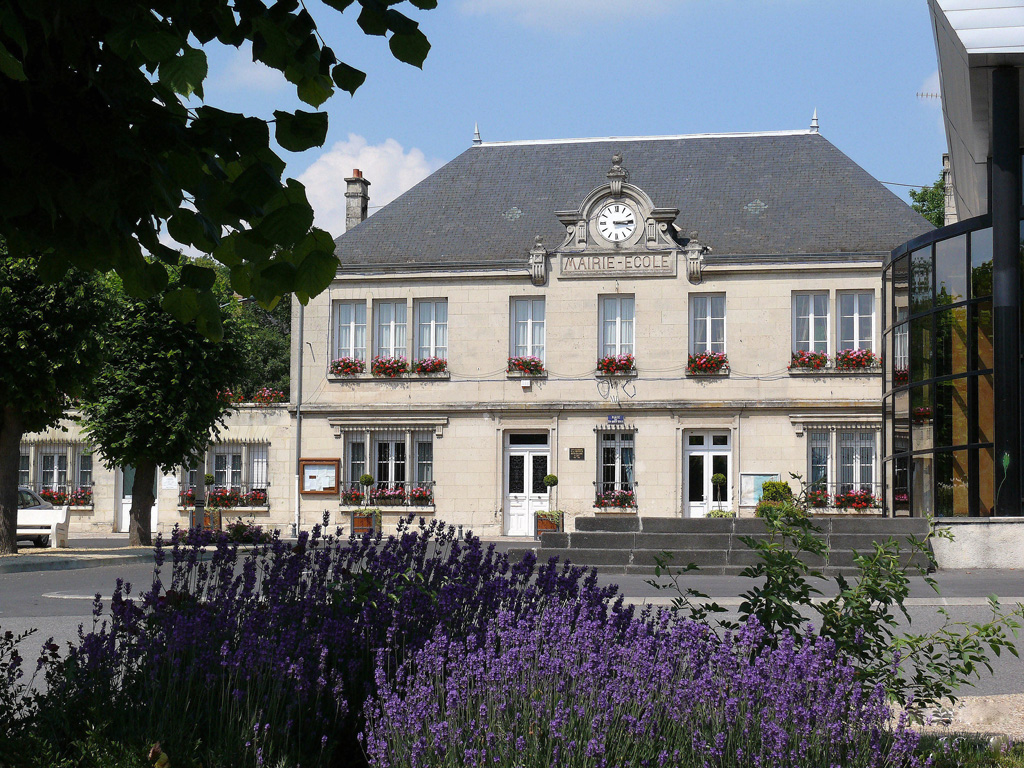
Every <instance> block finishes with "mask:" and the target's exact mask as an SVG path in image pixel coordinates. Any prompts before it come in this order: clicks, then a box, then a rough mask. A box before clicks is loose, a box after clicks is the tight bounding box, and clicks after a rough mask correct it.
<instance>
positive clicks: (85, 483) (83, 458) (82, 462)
mask: <svg viewBox="0 0 1024 768" xmlns="http://www.w3.org/2000/svg"><path fill="white" fill-rule="evenodd" d="M77 485H78V487H79V488H90V487H91V486H92V454H91V453H80V454H79V455H78V484H77Z"/></svg>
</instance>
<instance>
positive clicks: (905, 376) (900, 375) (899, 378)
mask: <svg viewBox="0 0 1024 768" xmlns="http://www.w3.org/2000/svg"><path fill="white" fill-rule="evenodd" d="M909 383H910V370H909V369H907V368H897V369H896V370H895V371H893V372H892V385H893V386H894V387H901V386H903V385H904V384H909Z"/></svg>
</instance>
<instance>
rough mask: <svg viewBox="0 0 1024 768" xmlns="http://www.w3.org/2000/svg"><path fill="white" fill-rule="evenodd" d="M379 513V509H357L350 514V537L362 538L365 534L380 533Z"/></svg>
mask: <svg viewBox="0 0 1024 768" xmlns="http://www.w3.org/2000/svg"><path fill="white" fill-rule="evenodd" d="M381 517H382V515H381V511H380V510H379V509H373V508H371V509H359V510H354V511H353V512H352V535H353V536H362V535H363V534H366V533H371V534H372V533H377V532H379V531H380V523H381Z"/></svg>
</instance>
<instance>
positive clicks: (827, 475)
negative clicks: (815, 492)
mask: <svg viewBox="0 0 1024 768" xmlns="http://www.w3.org/2000/svg"><path fill="white" fill-rule="evenodd" d="M822 448H823V449H824V450H825V462H824V469H825V472H824V477H820V478H815V476H814V468H815V465H816V462H815V461H814V451H815V449H822ZM819 466H820V465H819ZM819 484H820V485H819ZM807 487H808V488H814V489H818V488H820V489H821V490H824V491H826V492H828V493H831V490H830V489H831V487H832V432H831V431H830V430H827V429H809V430H807Z"/></svg>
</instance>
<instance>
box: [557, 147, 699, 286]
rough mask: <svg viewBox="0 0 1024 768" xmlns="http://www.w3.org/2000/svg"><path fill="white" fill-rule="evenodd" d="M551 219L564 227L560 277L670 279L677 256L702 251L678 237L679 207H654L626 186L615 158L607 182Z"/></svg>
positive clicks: (559, 251) (631, 186) (639, 192)
mask: <svg viewBox="0 0 1024 768" xmlns="http://www.w3.org/2000/svg"><path fill="white" fill-rule="evenodd" d="M555 215H556V216H557V217H558V220H559V221H560V222H562V225H563V226H564V227H565V239H564V240H563V241H562V244H561V245H560V246H559V247H558V248H557V249H556V251H555V254H556V256H557V257H558V260H559V277H561V278H569V277H622V276H633V277H642V276H650V277H658V276H665V277H668V276H674V275H675V274H676V271H677V264H678V260H679V256H680V254H684V255H685V256H686V257H687V258H688V259H689V258H692V254H693V253H694V252H698V253H703V252H704V251H705V250H707V249H706V248H704V247H703V246H700V245H699V243H697V242H696V241H695V240H694V239H686V238H682V239H680V238H679V236H678V229H677V227H676V225H675V220H676V217H677V216H678V215H679V209H678V208H659V207H657V206H655V204H654V201H653V200H651V198H650V197H649V196H648V195H647V193H646V192H644V191H643V190H642V189H641V188H640V187H638V186H636V185H635V184H631V183H630V182H629V173H628V171H627V170H626V169H625V168H624V167H623V166H622V155H620V154H615V155H614V156H613V157H612V167H611V170H609V171H608V183H607V184H602V185H601V186H599V187H597V188H596V189H594V190H593V191H592V192H591V193H590V194H589V195H587V196H586V197H585V198H584V199H583V201H582V203H581V204H580V207H579V208H578V209H577V210H575V211H557V212H556V213H555ZM687 271H688V273H690V274H692V269H688V270H687Z"/></svg>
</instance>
